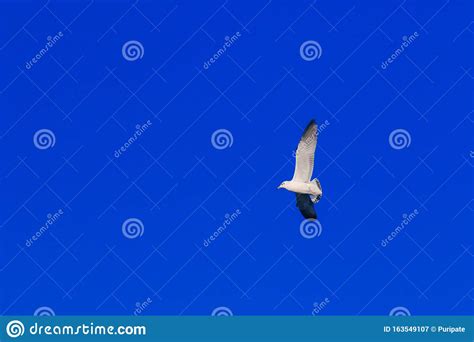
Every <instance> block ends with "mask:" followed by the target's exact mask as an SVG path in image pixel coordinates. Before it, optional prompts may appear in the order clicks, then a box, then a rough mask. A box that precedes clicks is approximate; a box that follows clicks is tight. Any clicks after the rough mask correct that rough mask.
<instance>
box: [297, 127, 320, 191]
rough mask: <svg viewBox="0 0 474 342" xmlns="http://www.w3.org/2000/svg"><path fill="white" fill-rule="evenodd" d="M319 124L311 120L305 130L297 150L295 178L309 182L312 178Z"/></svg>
mask: <svg viewBox="0 0 474 342" xmlns="http://www.w3.org/2000/svg"><path fill="white" fill-rule="evenodd" d="M317 131H318V125H316V122H315V121H314V120H311V121H310V123H309V124H308V126H306V129H305V130H304V132H303V136H302V137H301V140H300V142H299V144H298V149H297V150H296V165H295V173H294V175H293V180H294V181H297V182H304V183H307V182H309V181H310V180H311V176H312V175H313V167H314V152H315V151H316V143H317V139H318V136H317Z"/></svg>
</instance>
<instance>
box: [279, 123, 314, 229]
mask: <svg viewBox="0 0 474 342" xmlns="http://www.w3.org/2000/svg"><path fill="white" fill-rule="evenodd" d="M317 132H318V125H317V124H316V122H315V121H314V120H311V121H310V122H309V124H308V126H306V129H305V130H304V132H303V136H302V137H301V140H300V142H299V144H298V149H297V150H296V165H295V173H294V174H293V179H292V180H290V181H284V182H283V183H281V184H280V186H279V187H278V189H286V190H288V191H291V192H295V193H296V206H297V207H298V209H299V210H300V212H301V214H303V216H304V217H305V218H306V219H314V220H316V219H317V218H318V216H317V215H316V210H315V209H314V204H315V203H318V202H319V200H320V199H321V197H322V195H323V190H322V189H321V184H320V183H319V180H318V179H317V178H315V179H313V180H311V176H312V175H313V168H314V152H315V151H316V143H317V139H318V135H317Z"/></svg>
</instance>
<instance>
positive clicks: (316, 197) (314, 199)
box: [309, 178, 323, 203]
mask: <svg viewBox="0 0 474 342" xmlns="http://www.w3.org/2000/svg"><path fill="white" fill-rule="evenodd" d="M311 183H312V184H314V185H316V186H317V187H318V189H319V191H321V194H319V195H309V196H310V198H311V201H312V202H313V203H318V202H319V200H320V199H321V197H323V189H322V188H321V183H320V182H319V179H317V178H315V179H313V180H312V181H311Z"/></svg>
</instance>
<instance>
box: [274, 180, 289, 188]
mask: <svg viewBox="0 0 474 342" xmlns="http://www.w3.org/2000/svg"><path fill="white" fill-rule="evenodd" d="M287 184H288V182H287V181H284V182H282V183H281V184H280V185H279V186H278V188H277V189H286V185H287Z"/></svg>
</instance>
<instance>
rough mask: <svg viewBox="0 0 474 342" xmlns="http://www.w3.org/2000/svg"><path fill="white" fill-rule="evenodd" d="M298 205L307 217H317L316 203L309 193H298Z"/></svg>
mask: <svg viewBox="0 0 474 342" xmlns="http://www.w3.org/2000/svg"><path fill="white" fill-rule="evenodd" d="M296 206H297V207H298V209H299V210H300V211H301V214H303V216H304V218H306V219H315V220H316V219H317V218H318V215H316V210H314V203H313V201H311V198H310V197H309V195H307V194H298V193H297V194H296Z"/></svg>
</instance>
